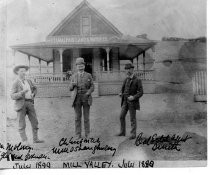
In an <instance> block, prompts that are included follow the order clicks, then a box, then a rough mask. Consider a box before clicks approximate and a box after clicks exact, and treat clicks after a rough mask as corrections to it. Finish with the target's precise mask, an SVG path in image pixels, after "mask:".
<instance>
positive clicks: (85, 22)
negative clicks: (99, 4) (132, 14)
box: [48, 1, 122, 36]
mask: <svg viewBox="0 0 210 175" xmlns="http://www.w3.org/2000/svg"><path fill="white" fill-rule="evenodd" d="M84 29H85V30H84ZM84 33H85V34H84ZM79 35H82V36H83V35H85V36H96V35H99V36H113V35H114V36H121V35H122V33H121V32H120V31H119V30H118V29H117V28H116V27H114V26H113V25H112V24H111V23H110V22H109V21H108V20H107V19H106V18H105V17H103V16H102V15H101V14H100V13H99V12H98V11H97V10H95V9H94V8H93V7H92V6H90V4H89V3H88V2H87V1H83V2H82V3H81V4H80V5H79V7H77V8H75V10H74V11H73V12H72V13H70V15H68V16H67V17H66V18H65V19H64V20H63V21H62V22H61V23H60V24H59V25H58V26H57V27H56V28H55V29H54V30H53V31H52V32H51V34H50V35H48V36H79Z"/></svg>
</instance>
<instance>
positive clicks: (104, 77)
mask: <svg viewBox="0 0 210 175" xmlns="http://www.w3.org/2000/svg"><path fill="white" fill-rule="evenodd" d="M134 73H135V75H136V76H137V77H138V78H140V79H141V80H153V73H154V71H153V70H146V71H135V72H134ZM125 77H126V75H125V71H111V72H107V71H101V72H94V73H93V79H94V81H97V82H110V81H112V82H113V81H123V79H124V78H125ZM28 78H30V79H31V80H32V81H33V82H34V83H36V84H47V83H65V82H66V83H67V82H70V79H71V77H70V76H68V75H67V74H65V73H64V74H30V75H28Z"/></svg>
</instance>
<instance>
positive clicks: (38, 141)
mask: <svg viewBox="0 0 210 175" xmlns="http://www.w3.org/2000/svg"><path fill="white" fill-rule="evenodd" d="M34 143H44V140H39V139H37V140H34Z"/></svg>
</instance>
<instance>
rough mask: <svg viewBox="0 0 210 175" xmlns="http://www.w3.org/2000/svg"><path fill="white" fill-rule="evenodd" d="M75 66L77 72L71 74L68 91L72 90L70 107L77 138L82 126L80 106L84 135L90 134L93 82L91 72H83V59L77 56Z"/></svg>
mask: <svg viewBox="0 0 210 175" xmlns="http://www.w3.org/2000/svg"><path fill="white" fill-rule="evenodd" d="M76 68H77V73H75V74H73V76H72V79H71V83H70V91H73V92H72V99H73V103H72V107H74V111H75V132H76V136H77V138H78V139H79V138H81V132H82V126H81V119H82V108H83V116H84V128H85V137H88V136H89V134H90V122H89V114H90V106H91V105H92V96H91V93H92V92H93V91H94V84H93V79H92V76H91V74H89V73H87V72H85V71H84V70H85V62H84V59H83V58H81V57H79V58H77V59H76Z"/></svg>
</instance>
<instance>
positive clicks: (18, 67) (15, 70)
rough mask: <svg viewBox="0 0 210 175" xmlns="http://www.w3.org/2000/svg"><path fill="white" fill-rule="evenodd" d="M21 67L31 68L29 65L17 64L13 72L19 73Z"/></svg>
mask: <svg viewBox="0 0 210 175" xmlns="http://www.w3.org/2000/svg"><path fill="white" fill-rule="evenodd" d="M20 68H25V69H26V70H28V69H29V67H28V66H25V65H19V66H15V67H14V69H13V72H14V73H15V74H17V72H18V70H19V69H20Z"/></svg>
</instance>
